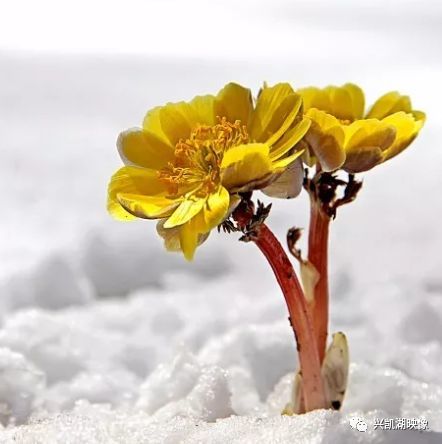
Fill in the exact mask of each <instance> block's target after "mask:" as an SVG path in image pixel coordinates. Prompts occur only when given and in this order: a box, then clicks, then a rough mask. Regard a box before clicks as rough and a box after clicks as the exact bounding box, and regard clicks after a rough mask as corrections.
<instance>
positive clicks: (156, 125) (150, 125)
mask: <svg viewBox="0 0 442 444" xmlns="http://www.w3.org/2000/svg"><path fill="white" fill-rule="evenodd" d="M161 108H162V107H161V106H157V107H155V108H152V109H151V110H149V111H148V112H147V113H146V116H145V117H144V120H143V130H144V131H146V132H148V133H152V134H155V135H156V136H157V137H158V138H159V139H161V140H162V141H163V142H166V143H169V139H168V138H167V136H166V134H164V131H163V128H162V127H161V121H160V111H161Z"/></svg>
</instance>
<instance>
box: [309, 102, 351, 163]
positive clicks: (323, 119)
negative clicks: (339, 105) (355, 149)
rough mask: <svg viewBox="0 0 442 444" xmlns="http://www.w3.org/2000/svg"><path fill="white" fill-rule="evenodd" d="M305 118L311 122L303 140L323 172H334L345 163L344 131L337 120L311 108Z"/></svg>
mask: <svg viewBox="0 0 442 444" xmlns="http://www.w3.org/2000/svg"><path fill="white" fill-rule="evenodd" d="M307 117H309V118H310V119H311V120H312V125H311V126H310V129H309V130H308V132H307V134H306V136H305V140H306V141H307V143H308V144H309V146H310V147H311V149H312V151H313V154H314V156H315V157H316V159H317V160H318V162H319V164H320V165H321V168H322V169H323V170H324V171H334V170H336V169H338V168H339V167H340V166H342V164H343V163H344V161H345V150H344V146H343V145H344V137H345V134H344V130H343V128H342V125H341V124H340V122H339V120H337V119H336V118H335V117H333V116H332V115H330V114H327V113H325V112H323V111H319V110H317V109H315V108H311V109H309V110H308V112H307Z"/></svg>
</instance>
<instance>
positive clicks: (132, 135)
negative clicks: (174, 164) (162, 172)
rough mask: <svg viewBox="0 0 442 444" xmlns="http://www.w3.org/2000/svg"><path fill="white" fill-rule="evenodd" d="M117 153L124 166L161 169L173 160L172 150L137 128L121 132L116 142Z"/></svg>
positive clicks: (167, 145)
mask: <svg viewBox="0 0 442 444" xmlns="http://www.w3.org/2000/svg"><path fill="white" fill-rule="evenodd" d="M117 147H118V152H119V153H120V156H121V159H122V160H123V162H124V163H125V164H126V165H135V166H137V165H138V166H142V167H145V168H153V169H161V168H163V167H164V166H166V165H167V163H168V162H170V161H171V160H172V159H173V152H174V151H173V148H172V146H171V145H169V144H168V143H165V142H164V141H163V140H161V139H159V138H158V137H157V136H156V135H155V134H153V133H150V132H147V131H143V130H141V129H139V128H131V129H129V130H127V131H124V132H122V133H121V134H120V135H119V137H118V140H117Z"/></svg>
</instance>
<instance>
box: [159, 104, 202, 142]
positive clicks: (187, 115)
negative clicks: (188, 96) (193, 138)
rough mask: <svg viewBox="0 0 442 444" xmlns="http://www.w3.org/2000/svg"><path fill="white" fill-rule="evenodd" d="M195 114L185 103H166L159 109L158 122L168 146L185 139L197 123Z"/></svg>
mask: <svg viewBox="0 0 442 444" xmlns="http://www.w3.org/2000/svg"><path fill="white" fill-rule="evenodd" d="M196 120H197V117H196V113H195V111H194V110H193V108H192V107H191V106H190V105H189V104H188V103H186V102H179V103H168V104H167V105H165V106H163V107H161V109H160V122H161V128H162V130H163V132H164V134H165V135H166V136H167V139H168V140H169V142H170V144H171V145H172V146H175V145H176V144H177V143H178V141H179V140H180V139H187V138H188V137H189V136H190V133H191V131H192V129H193V128H195V126H196V124H197V122H196Z"/></svg>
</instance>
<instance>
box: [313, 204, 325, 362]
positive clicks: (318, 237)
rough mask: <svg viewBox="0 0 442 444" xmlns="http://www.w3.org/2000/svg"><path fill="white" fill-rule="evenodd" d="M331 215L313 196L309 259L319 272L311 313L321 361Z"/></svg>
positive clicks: (322, 358)
mask: <svg viewBox="0 0 442 444" xmlns="http://www.w3.org/2000/svg"><path fill="white" fill-rule="evenodd" d="M329 225H330V217H329V216H327V215H326V214H325V213H324V212H323V211H322V210H321V208H320V204H318V203H317V202H316V201H315V200H314V198H313V197H312V198H311V212H310V227H309V236H308V260H309V262H311V263H312V264H313V265H314V267H315V268H316V270H317V271H318V273H319V280H318V282H317V283H316V285H315V288H314V299H313V302H312V303H311V307H310V309H311V313H312V317H313V320H314V329H315V335H316V342H317V345H318V352H319V359H320V362H321V363H322V361H323V360H324V355H325V350H326V346H327V334H328V232H329Z"/></svg>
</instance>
